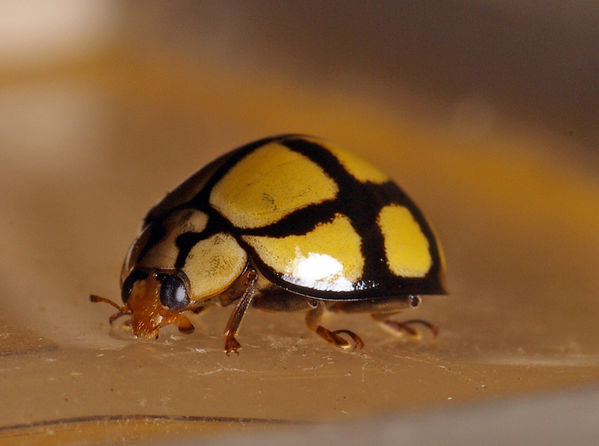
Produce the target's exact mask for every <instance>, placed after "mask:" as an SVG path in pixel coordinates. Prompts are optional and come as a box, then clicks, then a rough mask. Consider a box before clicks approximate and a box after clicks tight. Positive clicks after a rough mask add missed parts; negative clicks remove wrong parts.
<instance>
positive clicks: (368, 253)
mask: <svg viewBox="0 0 599 446" xmlns="http://www.w3.org/2000/svg"><path fill="white" fill-rule="evenodd" d="M211 166H217V167H215V168H212V167H211ZM191 192H193V193H191ZM149 216H150V217H148V218H146V222H147V223H146V224H147V226H146V227H145V228H144V229H143V231H142V234H141V235H140V237H139V239H138V240H137V241H136V242H134V244H133V247H132V248H131V252H135V253H137V254H136V255H132V254H130V255H128V259H126V261H125V265H126V266H125V270H126V271H129V272H130V271H132V270H133V271H135V268H136V267H142V268H149V269H151V270H157V271H160V270H167V271H176V272H177V274H180V273H179V272H181V271H182V272H183V273H184V274H185V277H186V279H187V280H188V282H189V290H188V291H189V293H190V300H191V302H192V303H197V302H202V301H203V300H207V299H211V298H212V297H214V296H215V295H217V294H218V293H221V292H223V291H224V290H226V289H227V287H229V286H230V285H231V284H232V283H233V281H235V279H237V278H238V277H239V276H240V274H241V273H242V272H243V271H244V268H245V265H246V263H247V262H248V260H250V264H251V265H252V266H253V267H255V268H256V270H257V271H258V272H259V273H260V274H261V275H262V276H263V277H265V278H266V279H268V280H269V281H271V282H272V283H273V284H275V285H276V286H279V287H282V288H284V289H291V290H292V291H296V292H298V293H300V294H303V295H306V296H310V297H315V298H321V299H333V300H334V299H348V300H357V299H361V298H385V297H393V296H401V295H407V294H416V293H422V294H435V293H436V294H442V293H444V290H443V288H442V280H443V275H444V270H443V267H442V263H441V256H442V253H441V252H440V247H439V245H438V242H437V241H436V239H435V236H434V235H433V233H432V231H431V229H430V227H429V226H428V223H427V222H426V220H425V219H424V217H423V216H422V213H421V212H420V210H419V209H418V208H417V207H416V206H415V205H414V204H413V203H412V202H411V201H410V199H409V198H407V196H406V195H405V193H404V192H403V191H401V190H400V189H399V187H398V186H397V185H396V184H395V183H393V182H392V181H391V180H389V178H388V177H387V176H386V175H385V174H383V173H382V172H380V171H379V170H377V169H376V168H375V167H373V166H372V165H371V164H369V163H368V162H366V161H364V160H362V159H360V158H359V157H358V156H356V155H354V154H352V153H350V152H348V151H346V150H343V149H339V148H338V147H336V146H333V145H331V143H328V142H326V141H324V140H322V139H319V138H315V137H311V136H303V135H280V136H272V137H267V138H264V139H262V140H259V141H255V142H252V143H249V144H247V145H245V146H243V147H240V148H239V149H236V150H233V151H231V152H229V153H226V154H225V155H223V156H221V157H220V158H219V159H217V160H216V161H214V162H213V163H211V164H209V165H208V166H207V167H206V168H203V169H201V170H200V171H199V172H198V173H196V174H194V175H193V176H192V177H191V178H190V179H189V180H187V181H185V182H184V183H183V184H182V185H180V186H179V187H178V188H176V189H175V190H174V191H173V192H171V193H170V194H168V195H167V196H166V197H165V198H164V199H163V200H162V201H161V202H160V203H159V204H157V205H156V206H155V208H154V209H153V210H152V211H150V214H149ZM126 275H127V273H124V274H123V277H125V276H126ZM263 286H264V285H263ZM237 297H238V296H237ZM279 298H280V299H284V294H279Z"/></svg>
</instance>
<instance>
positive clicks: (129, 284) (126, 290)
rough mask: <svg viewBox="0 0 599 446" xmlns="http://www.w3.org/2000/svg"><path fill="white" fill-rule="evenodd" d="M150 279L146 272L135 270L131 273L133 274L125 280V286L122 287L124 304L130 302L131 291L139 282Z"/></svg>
mask: <svg viewBox="0 0 599 446" xmlns="http://www.w3.org/2000/svg"><path fill="white" fill-rule="evenodd" d="M146 277H148V273H147V272H146V271H139V270H136V269H134V270H133V271H131V274H129V276H128V277H127V278H126V279H125V281H124V282H123V286H121V298H122V299H123V303H127V301H128V300H129V296H131V290H133V285H134V284H135V282H137V281H138V280H143V279H145V278H146Z"/></svg>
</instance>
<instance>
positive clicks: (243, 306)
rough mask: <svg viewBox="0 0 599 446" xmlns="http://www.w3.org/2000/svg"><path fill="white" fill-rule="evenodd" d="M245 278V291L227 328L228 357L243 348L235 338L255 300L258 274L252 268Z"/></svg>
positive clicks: (226, 350) (226, 351) (249, 268)
mask: <svg viewBox="0 0 599 446" xmlns="http://www.w3.org/2000/svg"><path fill="white" fill-rule="evenodd" d="M243 277H244V281H243V286H244V287H245V289H244V291H243V294H242V296H241V298H240V299H239V302H237V305H236V306H235V309H234V310H233V313H231V316H230V317H229V321H228V322H227V326H226V328H225V353H226V354H227V355H229V354H230V353H231V352H235V353H238V350H239V349H240V348H241V345H240V344H239V342H237V339H235V336H236V335H237V332H238V331H239V326H240V325H241V321H242V320H243V316H244V315H245V312H246V311H247V309H248V308H249V306H250V304H251V303H252V299H253V298H254V292H255V290H256V282H257V280H258V273H257V272H256V271H255V270H254V269H253V268H252V267H251V266H250V267H248V269H247V271H246V272H245V273H244V276H243Z"/></svg>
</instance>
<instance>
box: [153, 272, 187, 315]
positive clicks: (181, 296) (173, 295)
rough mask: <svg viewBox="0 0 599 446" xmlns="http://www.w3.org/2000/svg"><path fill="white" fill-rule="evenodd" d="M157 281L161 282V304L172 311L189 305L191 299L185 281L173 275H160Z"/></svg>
mask: <svg viewBox="0 0 599 446" xmlns="http://www.w3.org/2000/svg"><path fill="white" fill-rule="evenodd" d="M157 279H158V280H160V283H161V287H160V302H162V305H164V306H165V307H168V308H170V309H171V310H176V309H178V308H183V307H186V306H187V305H189V297H187V290H186V289H185V285H184V284H183V281H182V280H181V279H180V278H179V277H177V276H173V275H167V274H159V275H158V276H157Z"/></svg>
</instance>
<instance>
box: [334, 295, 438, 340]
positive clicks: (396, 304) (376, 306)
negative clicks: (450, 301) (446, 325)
mask: <svg viewBox="0 0 599 446" xmlns="http://www.w3.org/2000/svg"><path fill="white" fill-rule="evenodd" d="M418 305H420V298H419V297H418V296H415V295H407V296H398V297H390V298H386V299H369V300H365V301H356V302H335V303H334V304H332V305H331V307H330V310H331V311H340V312H344V313H370V316H371V317H372V319H373V320H374V321H376V322H377V323H378V324H379V326H381V327H382V328H384V329H385V330H386V331H391V332H392V333H394V334H398V335H403V334H407V335H409V336H411V337H414V338H420V337H421V334H420V332H419V331H418V330H417V329H415V328H414V327H413V326H414V325H422V326H424V327H426V328H428V329H429V330H430V331H431V332H432V333H433V336H437V334H438V333H439V329H438V327H437V326H436V325H433V324H431V323H430V322H427V321H425V320H422V319H410V320H407V321H404V322H398V321H395V320H392V319H389V318H390V317H391V316H394V315H396V314H398V313H401V312H402V311H404V310H406V309H409V308H415V307H417V306H418Z"/></svg>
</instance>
